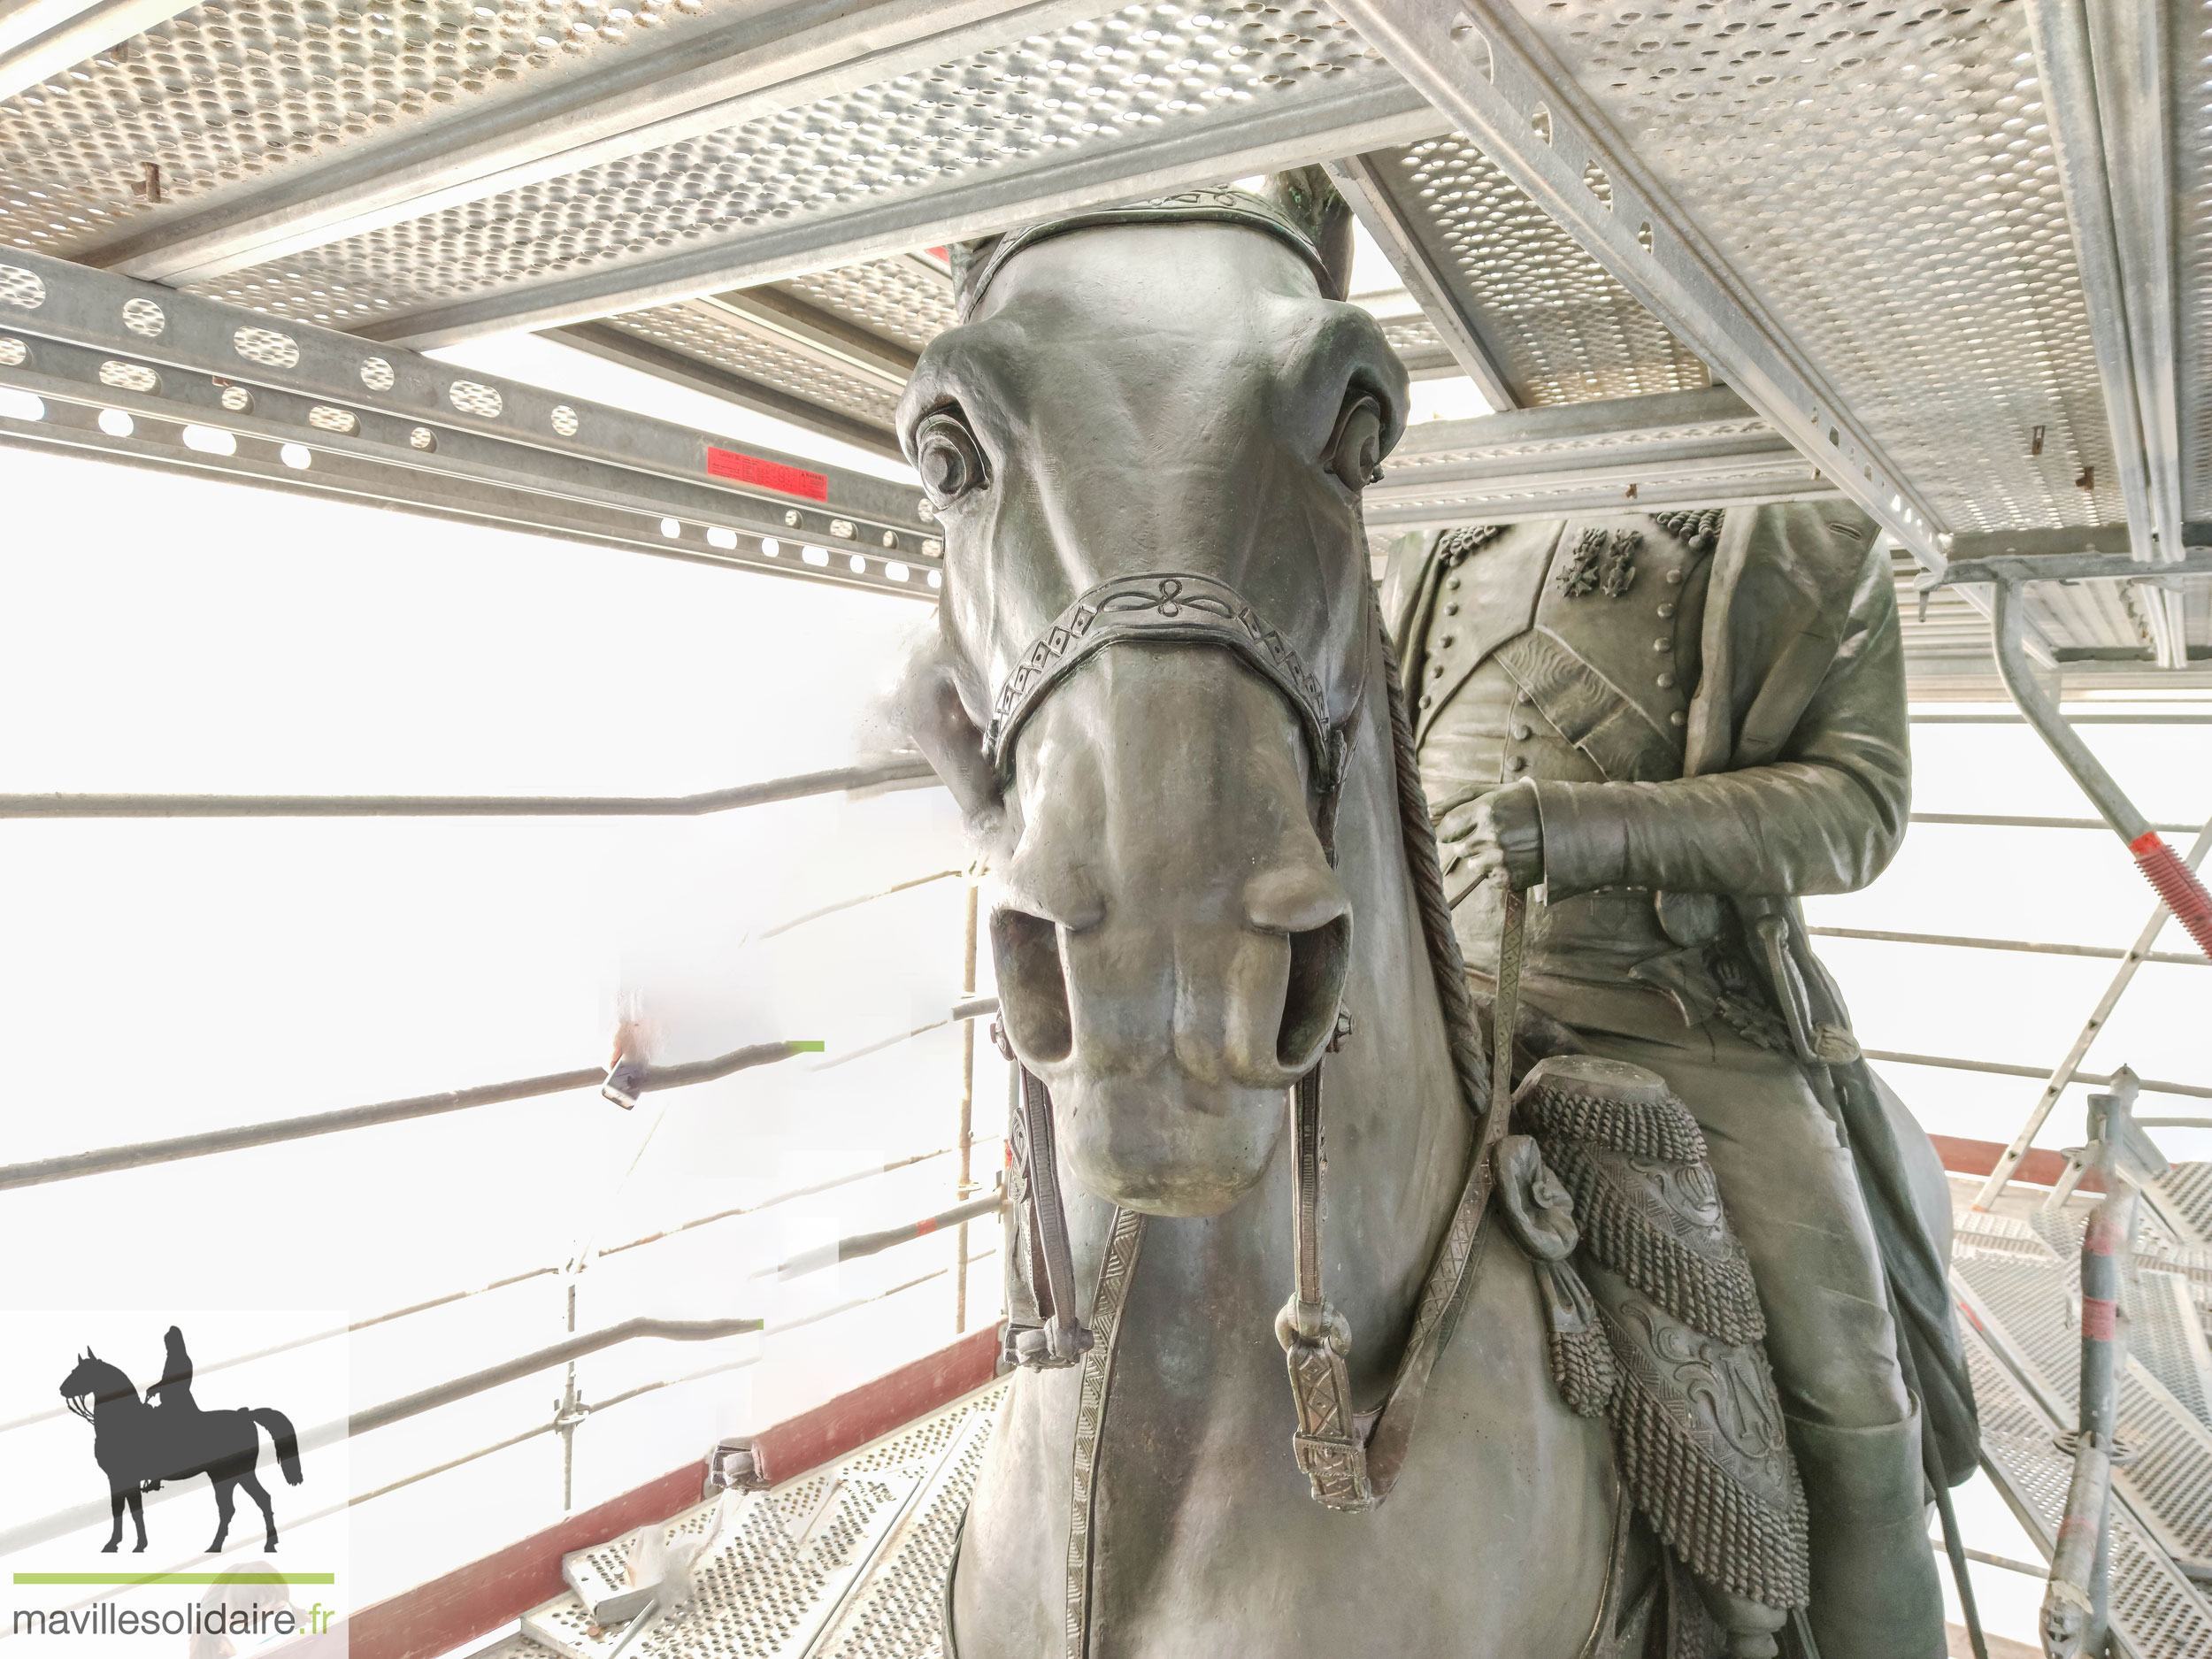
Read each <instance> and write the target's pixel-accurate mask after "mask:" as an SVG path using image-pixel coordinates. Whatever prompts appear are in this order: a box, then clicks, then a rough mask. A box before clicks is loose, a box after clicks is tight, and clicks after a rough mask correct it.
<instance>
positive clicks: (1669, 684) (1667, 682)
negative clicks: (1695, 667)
mask: <svg viewBox="0 0 2212 1659" xmlns="http://www.w3.org/2000/svg"><path fill="white" fill-rule="evenodd" d="M1673 686H1674V676H1673V675H1672V674H1662V675H1660V676H1659V689H1660V690H1662V691H1668V690H1671V689H1672V688H1673Z"/></svg>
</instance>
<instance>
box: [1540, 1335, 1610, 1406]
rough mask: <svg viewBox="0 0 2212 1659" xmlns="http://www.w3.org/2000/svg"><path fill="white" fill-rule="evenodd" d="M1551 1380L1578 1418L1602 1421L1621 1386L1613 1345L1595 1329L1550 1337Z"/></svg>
mask: <svg viewBox="0 0 2212 1659" xmlns="http://www.w3.org/2000/svg"><path fill="white" fill-rule="evenodd" d="M1549 1335H1550V1339H1551V1379H1552V1381H1553V1382H1554V1383H1555V1384H1556V1385H1557V1386H1558V1388H1559V1397H1560V1398H1561V1399H1562V1400H1563V1401H1565V1402H1566V1403H1567V1409H1568V1410H1570V1411H1571V1412H1573V1413H1574V1414H1575V1416H1577V1417H1603V1416H1604V1415H1605V1408H1606V1407H1607V1406H1608V1405H1609V1404H1610V1403H1611V1402H1612V1399H1613V1393H1614V1390H1615V1389H1616V1388H1617V1386H1619V1383H1620V1367H1619V1366H1618V1365H1617V1364H1616V1363H1614V1359H1613V1345H1612V1343H1611V1342H1610V1341H1609V1340H1607V1338H1606V1335H1605V1333H1604V1332H1603V1331H1602V1330H1601V1329H1600V1328H1599V1327H1598V1326H1596V1325H1585V1326H1584V1327H1583V1328H1582V1329H1581V1330H1579V1331H1558V1330H1555V1331H1552V1332H1551V1333H1549Z"/></svg>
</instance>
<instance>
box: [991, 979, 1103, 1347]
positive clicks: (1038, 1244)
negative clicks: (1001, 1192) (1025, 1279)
mask: <svg viewBox="0 0 2212 1659" xmlns="http://www.w3.org/2000/svg"><path fill="white" fill-rule="evenodd" d="M991 1035H992V1037H993V1039H994V1040H995V1041H996V1042H997V1043H998V1045H999V1049H1000V1052H1002V1054H1004V1055H1005V1056H1006V1057H1007V1058H1008V1059H1009V1060H1010V1061H1011V1060H1013V1059H1014V1054H1013V1046H1012V1045H1011V1044H1010V1043H1009V1042H1008V1041H1006V1034H1005V1032H1004V1031H1003V1029H1002V1027H1001V1026H1000V1025H999V1024H998V1023H997V1022H996V1021H993V1022H992V1025H991ZM1015 1067H1016V1071H1017V1075H1018V1078H1019V1079H1020V1089H1021V1098H1020V1100H1019V1101H1018V1103H1017V1104H1016V1106H1015V1109H1014V1110H1013V1111H1012V1112H1011V1113H1010V1114H1009V1116H1008V1119H1007V1131H1008V1134H1007V1138H1008V1141H1009V1142H1010V1151H1011V1152H1012V1154H1013V1164H1014V1182H1015V1190H1014V1209H1015V1216H1016V1218H1017V1223H1018V1226H1019V1229H1020V1232H1021V1234H1022V1237H1021V1240H1020V1243H1021V1245H1022V1247H1023V1248H1024V1249H1025V1250H1026V1251H1028V1252H1029V1254H1030V1256H1031V1261H1030V1263H1029V1266H1030V1279H1031V1284H1032V1286H1033V1289H1034V1291H1035V1294H1036V1307H1035V1312H1036V1316H1037V1323H1036V1324H1034V1325H1029V1324H1026V1323H1025V1322H1023V1321H1021V1320H1020V1319H1018V1318H1015V1317H1010V1318H1009V1320H1008V1331H1007V1348H1008V1357H1010V1359H1012V1360H1013V1362H1014V1363H1016V1364H1018V1365H1027V1366H1031V1367H1033V1368H1034V1369H1036V1370H1039V1371H1053V1370H1056V1369H1058V1368H1060V1367H1062V1366H1065V1365H1072V1364H1074V1363H1077V1362H1078V1361H1079V1360H1080V1359H1081V1358H1082V1357H1083V1356H1084V1355H1085V1353H1087V1351H1088V1350H1089V1348H1090V1347H1091V1342H1092V1334H1091V1333H1090V1331H1089V1330H1088V1329H1087V1328H1086V1327H1085V1326H1084V1325H1083V1323H1082V1321H1081V1319H1080V1318H1079V1317H1078V1315H1077V1312H1076V1300H1075V1258H1074V1254H1073V1252H1072V1251H1071V1249H1070V1248H1068V1214H1067V1206H1066V1204H1065V1202H1064V1200H1063V1199H1062V1197H1061V1194H1060V1158H1059V1151H1058V1148H1057V1145H1056V1141H1055V1140H1054V1138H1053V1128H1052V1092H1051V1091H1050V1090H1049V1089H1048V1088H1047V1087H1045V1085H1044V1081H1043V1079H1041V1078H1039V1077H1038V1076H1037V1074H1036V1073H1035V1072H1033V1071H1031V1070H1030V1069H1029V1068H1028V1067H1027V1066H1025V1065H1022V1064H1020V1063H1019V1062H1018V1061H1016V1062H1015ZM1013 1311H1014V1310H1010V1313H1011V1312H1013Z"/></svg>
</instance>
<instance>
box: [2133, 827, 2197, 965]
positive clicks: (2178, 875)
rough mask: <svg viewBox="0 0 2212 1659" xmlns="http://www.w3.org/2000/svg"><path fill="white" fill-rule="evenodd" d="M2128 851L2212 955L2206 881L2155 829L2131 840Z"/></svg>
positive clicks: (2191, 935) (2161, 896)
mask: <svg viewBox="0 0 2212 1659" xmlns="http://www.w3.org/2000/svg"><path fill="white" fill-rule="evenodd" d="M2128 850H2129V851H2130V852H2131V853H2133V854H2134V855H2135V863H2136V865H2137V867H2138V868H2139V869H2140V870H2141V871H2142V872H2143V875H2144V878H2145V879H2147V880H2148V881H2149V882H2150V884H2151V886H2153V887H2156V888H2157V889H2158V896H2159V897H2160V898H2162V899H2163V900H2165V901H2166V908H2167V909H2168V910H2171V911H2172V912H2173V913H2174V919H2175V920H2176V921H2177V922H2179V923H2180V924H2181V925H2182V926H2183V927H2184V928H2185V929H2186V930H2187V932H2188V934H2189V937H2190V938H2192V939H2193V940H2195V941H2197V949H2199V950H2201V951H2202V952H2204V954H2205V955H2206V956H2212V895H2208V894H2207V893H2206V892H2205V890H2204V883H2202V882H2201V881H2200V880H2198V879H2197V878H2196V873H2195V872H2193V871H2192V870H2191V869H2190V868H2189V866H2188V865H2187V864H2183V863H2182V862H2181V859H2180V857H2179V856H2177V854H2176V853H2175V851H2174V849H2172V848H2170V847H2169V846H2167V845H2166V843H2165V841H2163V840H2162V839H2161V837H2160V836H2159V834H2158V832H2157V831H2155V830H2151V831H2147V832H2146V833H2143V834H2141V835H2139V836H2137V837H2136V838H2135V839H2134V840H2133V841H2130V842H2129V843H2128Z"/></svg>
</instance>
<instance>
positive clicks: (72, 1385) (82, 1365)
mask: <svg viewBox="0 0 2212 1659" xmlns="http://www.w3.org/2000/svg"><path fill="white" fill-rule="evenodd" d="M61 1397H62V1401H63V1402H64V1403H65V1405H67V1406H68V1408H69V1409H71V1410H72V1411H73V1412H75V1413H76V1414H77V1415H78V1416H79V1417H82V1418H83V1419H84V1420H85V1421H86V1422H88V1423H89V1422H91V1421H92V1416H93V1413H94V1412H96V1411H97V1410H98V1409H100V1408H101V1407H102V1406H104V1405H105V1404H107V1403H108V1402H110V1401H111V1400H136V1399H137V1398H138V1388H137V1386H136V1385H135V1384H134V1383H133V1382H132V1381H131V1379H129V1378H128V1377H126V1376H125V1375H124V1374H123V1373H122V1372H121V1371H119V1370H118V1369H117V1368H116V1367H114V1366H112V1365H111V1364H109V1363H107V1361H105V1360H104V1359H100V1358H98V1357H96V1356H95V1355H94V1354H93V1352H92V1350H91V1349H90V1348H87V1349H85V1351H84V1353H83V1354H82V1355H81V1356H80V1357H79V1358H78V1361H77V1364H76V1368H75V1369H74V1370H73V1371H71V1372H70V1373H69V1375H68V1376H66V1377H65V1378H63V1379H62V1384H61Z"/></svg>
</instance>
